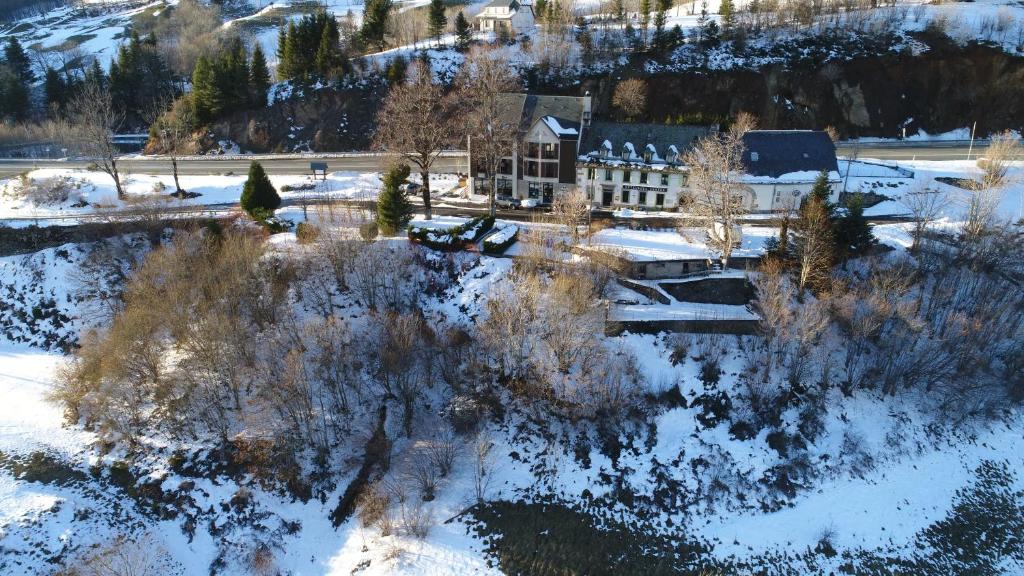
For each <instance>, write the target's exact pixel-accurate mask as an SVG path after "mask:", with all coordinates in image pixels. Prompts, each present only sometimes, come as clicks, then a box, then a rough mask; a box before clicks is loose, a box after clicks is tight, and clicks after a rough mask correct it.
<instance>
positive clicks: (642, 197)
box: [636, 192, 647, 206]
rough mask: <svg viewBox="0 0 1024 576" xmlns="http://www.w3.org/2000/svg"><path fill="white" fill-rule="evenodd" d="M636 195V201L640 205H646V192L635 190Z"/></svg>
mask: <svg viewBox="0 0 1024 576" xmlns="http://www.w3.org/2000/svg"><path fill="white" fill-rule="evenodd" d="M636 195H637V199H636V203H637V204H640V205H643V206H646V205H647V192H637V193H636Z"/></svg>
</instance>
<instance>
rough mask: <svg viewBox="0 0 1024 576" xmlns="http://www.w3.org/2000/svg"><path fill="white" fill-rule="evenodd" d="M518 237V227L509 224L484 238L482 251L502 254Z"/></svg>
mask: <svg viewBox="0 0 1024 576" xmlns="http://www.w3.org/2000/svg"><path fill="white" fill-rule="evenodd" d="M518 238H519V227H518V226H516V225H515V224H509V225H508V226H506V227H504V228H502V229H501V230H499V231H497V232H496V233H494V234H491V235H490V236H488V237H487V238H486V239H485V240H484V252H487V253H488V254H503V253H504V252H505V250H508V247H509V246H511V245H513V244H515V243H516V240H517V239H518Z"/></svg>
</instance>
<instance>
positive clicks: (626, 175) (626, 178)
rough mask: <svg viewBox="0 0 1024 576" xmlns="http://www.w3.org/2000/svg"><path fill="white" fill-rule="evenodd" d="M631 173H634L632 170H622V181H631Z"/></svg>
mask: <svg viewBox="0 0 1024 576" xmlns="http://www.w3.org/2000/svg"><path fill="white" fill-rule="evenodd" d="M631 174H632V172H630V171H629V170H625V171H623V172H622V181H623V182H629V179H630V175H631Z"/></svg>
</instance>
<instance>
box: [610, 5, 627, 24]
mask: <svg viewBox="0 0 1024 576" xmlns="http://www.w3.org/2000/svg"><path fill="white" fill-rule="evenodd" d="M612 14H614V15H615V21H616V22H620V23H621V22H622V21H623V20H625V19H626V5H625V3H624V2H623V0H613V1H612Z"/></svg>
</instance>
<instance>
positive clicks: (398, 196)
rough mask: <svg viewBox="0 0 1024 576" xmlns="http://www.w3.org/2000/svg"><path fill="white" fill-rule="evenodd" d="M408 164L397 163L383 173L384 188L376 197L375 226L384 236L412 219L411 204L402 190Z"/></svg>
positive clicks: (407, 175)
mask: <svg viewBox="0 0 1024 576" xmlns="http://www.w3.org/2000/svg"><path fill="white" fill-rule="evenodd" d="M409 171H410V169H409V165H408V164H398V165H397V166H394V167H393V168H391V169H390V170H388V171H387V172H386V173H385V174H384V178H383V180H384V189H383V190H381V193H380V197H378V198H377V228H378V229H379V230H380V233H381V234H383V235H385V236H391V235H393V234H395V233H396V232H398V230H400V229H401V228H402V227H403V226H405V225H406V224H408V223H409V220H411V219H412V204H411V203H410V202H409V199H408V198H406V197H405V192H403V191H402V183H403V182H405V181H406V179H407V178H409Z"/></svg>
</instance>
